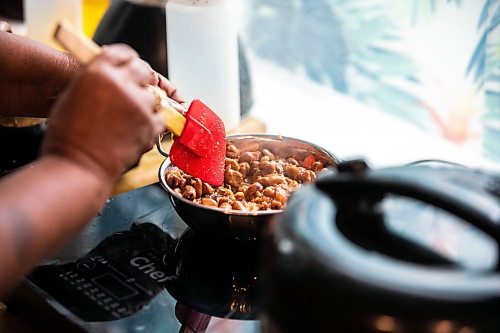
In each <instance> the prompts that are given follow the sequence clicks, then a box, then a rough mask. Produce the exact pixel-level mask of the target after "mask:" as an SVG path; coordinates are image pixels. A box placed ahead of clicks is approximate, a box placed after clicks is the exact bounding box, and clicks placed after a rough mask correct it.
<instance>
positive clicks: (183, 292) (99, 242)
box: [6, 184, 260, 333]
mask: <svg viewBox="0 0 500 333" xmlns="http://www.w3.org/2000/svg"><path fill="white" fill-rule="evenodd" d="M167 196H168V195H167V193H166V192H165V191H164V190H163V189H162V188H161V187H160V186H159V185H158V184H154V185H150V186H146V187H142V188H139V189H136V190H133V191H130V192H127V193H124V194H121V195H118V196H115V197H112V198H110V199H109V201H108V202H107V203H106V205H105V207H104V208H103V210H102V211H101V213H100V215H99V216H97V217H95V219H94V220H93V221H92V223H91V224H90V225H89V226H88V227H87V229H86V230H84V231H83V232H82V233H81V234H80V235H79V236H78V237H77V239H75V240H74V241H73V242H72V243H71V244H70V245H69V246H67V247H66V248H64V249H63V250H62V251H61V252H60V253H59V254H58V255H57V256H55V257H54V258H53V259H52V260H50V261H49V262H47V263H46V264H44V265H41V266H39V267H37V268H36V269H35V270H34V271H33V272H32V273H31V274H30V275H28V276H27V277H26V278H25V279H24V281H23V283H22V285H21V286H19V287H18V288H17V289H16V290H14V292H13V293H12V294H11V295H10V296H9V297H8V299H7V300H6V303H7V306H8V307H9V309H11V310H12V311H13V312H15V313H18V314H19V315H21V316H26V317H28V318H29V320H30V322H33V323H34V325H35V327H37V328H39V329H41V330H42V331H47V332H56V331H64V332H99V333H100V332H148V333H149V332H151V333H155V332H162V333H164V332H198V333H203V332H207V333H226V332H241V333H257V332H259V330H258V329H259V322H258V320H257V312H258V307H257V304H256V298H257V297H256V284H257V274H258V271H259V268H260V266H259V255H257V252H258V249H259V248H260V247H259V244H258V243H257V242H246V243H239V242H235V241H224V240H221V239H217V240H213V239H208V238H205V237H203V236H202V235H199V234H196V233H194V232H193V231H192V230H190V229H188V228H187V226H186V225H185V224H184V222H183V221H182V220H181V219H180V218H179V217H178V216H177V215H176V213H175V211H174V209H173V207H172V206H171V203H170V200H169V199H168V197H167Z"/></svg>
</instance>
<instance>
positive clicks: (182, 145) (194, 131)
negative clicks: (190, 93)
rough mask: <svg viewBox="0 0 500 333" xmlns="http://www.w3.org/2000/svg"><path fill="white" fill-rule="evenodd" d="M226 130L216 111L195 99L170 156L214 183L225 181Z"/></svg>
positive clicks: (217, 184)
mask: <svg viewBox="0 0 500 333" xmlns="http://www.w3.org/2000/svg"><path fill="white" fill-rule="evenodd" d="M225 157H226V130H225V128H224V123H223V122H222V120H221V119H220V118H219V116H218V115H217V114H215V112H213V111H212V110H211V109H210V108H209V107H208V106H206V105H205V104H203V103H202V102H201V101H199V100H193V102H191V105H190V106H189V110H188V111H187V113H186V126H185V127H184V130H183V132H182V134H181V136H180V137H176V138H174V143H173V145H172V148H171V149H170V159H171V161H172V163H173V164H174V165H176V166H177V167H178V168H180V169H182V170H183V171H185V172H186V173H188V174H190V175H191V176H193V177H197V178H200V179H201V180H202V181H204V182H207V183H209V184H211V185H215V186H219V185H222V184H223V183H224V158H225Z"/></svg>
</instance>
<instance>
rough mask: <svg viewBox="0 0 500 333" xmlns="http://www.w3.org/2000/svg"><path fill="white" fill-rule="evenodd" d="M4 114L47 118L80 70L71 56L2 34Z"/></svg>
mask: <svg viewBox="0 0 500 333" xmlns="http://www.w3.org/2000/svg"><path fill="white" fill-rule="evenodd" d="M0 45H1V47H0V101H2V103H1V105H0V112H1V115H3V116H31V117H47V115H48V111H49V110H50V107H51V106H52V103H53V102H54V100H55V99H56V97H57V96H58V94H59V93H60V92H61V91H62V90H63V89H64V87H66V84H67V83H68V82H69V80H70V79H71V77H72V76H73V74H74V73H75V72H76V70H77V69H78V67H79V64H78V62H77V61H76V60H75V59H74V58H72V57H71V56H70V55H68V54H67V53H64V52H61V51H58V50H56V49H53V48H51V47H49V46H46V45H43V44H41V43H38V42H35V41H32V40H29V39H27V38H24V37H21V36H17V35H13V34H10V33H6V32H0Z"/></svg>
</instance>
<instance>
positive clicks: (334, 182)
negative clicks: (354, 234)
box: [316, 160, 500, 269]
mask: <svg viewBox="0 0 500 333" xmlns="http://www.w3.org/2000/svg"><path fill="white" fill-rule="evenodd" d="M349 163H351V164H352V168H351V167H349V165H348V164H349ZM342 164H343V165H339V171H340V172H339V173H337V174H335V175H331V176H328V177H324V178H322V179H320V180H318V181H317V182H316V186H317V187H318V188H319V189H320V190H322V191H323V192H325V193H326V194H328V195H329V196H330V197H332V198H333V199H334V200H339V199H342V198H345V197H365V198H367V199H368V200H369V202H370V204H371V205H374V204H376V203H377V202H379V201H380V200H382V198H383V197H384V196H385V195H386V194H397V195H402V196H405V197H409V198H413V199H417V200H420V201H423V202H426V203H429V204H432V205H434V206H437V207H440V208H442V209H444V210H446V211H448V212H449V213H451V214H453V215H455V216H458V217H460V218H462V219H463V220H464V221H465V222H467V223H469V224H472V225H474V226H475V227H476V228H478V229H479V230H482V231H483V232H484V233H486V234H488V235H489V236H491V237H492V238H493V239H494V240H495V242H496V243H497V246H498V249H499V251H500V204H499V203H498V201H497V200H498V198H495V197H494V196H493V195H492V194H491V193H489V192H488V191H487V189H486V188H485V187H484V185H481V184H479V183H478V180H482V181H483V184H485V183H486V182H487V180H488V179H489V178H488V175H485V174H483V173H477V172H476V173H474V172H472V171H467V173H464V172H463V171H464V170H462V171H460V170H453V169H449V170H448V169H447V170H443V169H433V168H429V167H426V168H416V167H395V168H387V169H380V170H370V169H369V168H368V166H367V165H366V163H364V162H363V161H359V160H358V161H350V162H344V163H342ZM349 168H351V169H350V170H349ZM474 175H475V176H477V177H478V178H477V179H472V180H471V179H467V177H473V176H474ZM497 269H500V258H499V260H498V262H497Z"/></svg>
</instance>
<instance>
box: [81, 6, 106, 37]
mask: <svg viewBox="0 0 500 333" xmlns="http://www.w3.org/2000/svg"><path fill="white" fill-rule="evenodd" d="M109 2H110V0H82V5H83V10H82V12H83V32H84V33H85V35H87V36H88V37H92V36H93V35H94V32H95V30H96V29H97V26H98V25H99V22H100V21H101V18H102V16H103V15H104V12H106V9H107V8H108V6H109Z"/></svg>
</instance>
